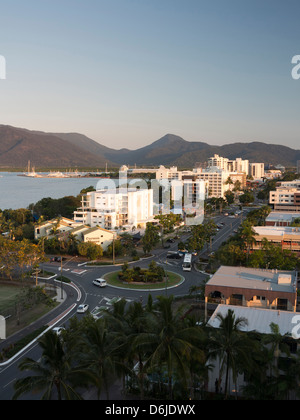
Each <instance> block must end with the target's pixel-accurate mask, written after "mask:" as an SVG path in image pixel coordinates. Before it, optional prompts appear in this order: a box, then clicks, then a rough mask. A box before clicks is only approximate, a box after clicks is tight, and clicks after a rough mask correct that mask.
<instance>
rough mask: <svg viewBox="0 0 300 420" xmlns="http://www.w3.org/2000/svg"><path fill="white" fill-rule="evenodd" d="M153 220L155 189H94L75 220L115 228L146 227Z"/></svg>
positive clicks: (108, 228) (78, 210)
mask: <svg viewBox="0 0 300 420" xmlns="http://www.w3.org/2000/svg"><path fill="white" fill-rule="evenodd" d="M152 219H153V190H151V189H147V190H146V189H143V190H139V189H135V188H131V189H126V188H124V189H123V188H121V189H117V188H116V189H114V190H101V191H92V192H89V193H87V194H86V195H84V196H83V197H82V206H81V207H80V208H79V209H77V211H75V213H74V221H75V222H77V223H81V224H85V225H89V226H90V227H96V226H99V227H101V228H103V229H107V230H112V229H119V228H122V227H128V228H130V227H133V226H135V227H138V226H140V227H145V226H146V224H147V222H149V221H151V220H152Z"/></svg>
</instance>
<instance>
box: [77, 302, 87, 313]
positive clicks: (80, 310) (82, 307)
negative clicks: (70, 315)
mask: <svg viewBox="0 0 300 420" xmlns="http://www.w3.org/2000/svg"><path fill="white" fill-rule="evenodd" d="M88 309H89V305H87V304H85V305H79V306H78V308H77V313H78V314H84V313H85V312H87V311H88Z"/></svg>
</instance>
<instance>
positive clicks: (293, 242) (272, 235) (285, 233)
mask: <svg viewBox="0 0 300 420" xmlns="http://www.w3.org/2000/svg"><path fill="white" fill-rule="evenodd" d="M253 230H254V231H255V233H256V236H255V241H256V242H255V244H253V246H252V248H253V249H261V248H262V246H263V241H264V239H267V240H268V241H269V242H272V243H274V244H277V245H279V246H280V247H281V248H282V250H288V251H292V252H296V253H297V254H299V253H300V228H298V227H291V226H254V227H253Z"/></svg>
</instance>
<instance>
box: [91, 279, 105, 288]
mask: <svg viewBox="0 0 300 420" xmlns="http://www.w3.org/2000/svg"><path fill="white" fill-rule="evenodd" d="M93 284H94V285H95V286H98V287H105V286H106V285H107V283H106V280H104V279H96V280H94V281H93Z"/></svg>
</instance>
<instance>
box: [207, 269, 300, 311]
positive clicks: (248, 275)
mask: <svg viewBox="0 0 300 420" xmlns="http://www.w3.org/2000/svg"><path fill="white" fill-rule="evenodd" d="M297 280H298V279H297V272H296V271H279V270H263V269H255V268H245V267H225V266H222V267H220V268H219V270H218V271H217V272H216V273H215V274H214V275H213V276H212V278H211V279H210V280H209V281H208V282H207V283H206V286H205V303H206V305H207V303H208V302H211V301H212V302H215V303H219V304H225V305H237V306H245V307H255V308H264V309H276V310H284V311H292V312H295V311H296V304H297Z"/></svg>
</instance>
